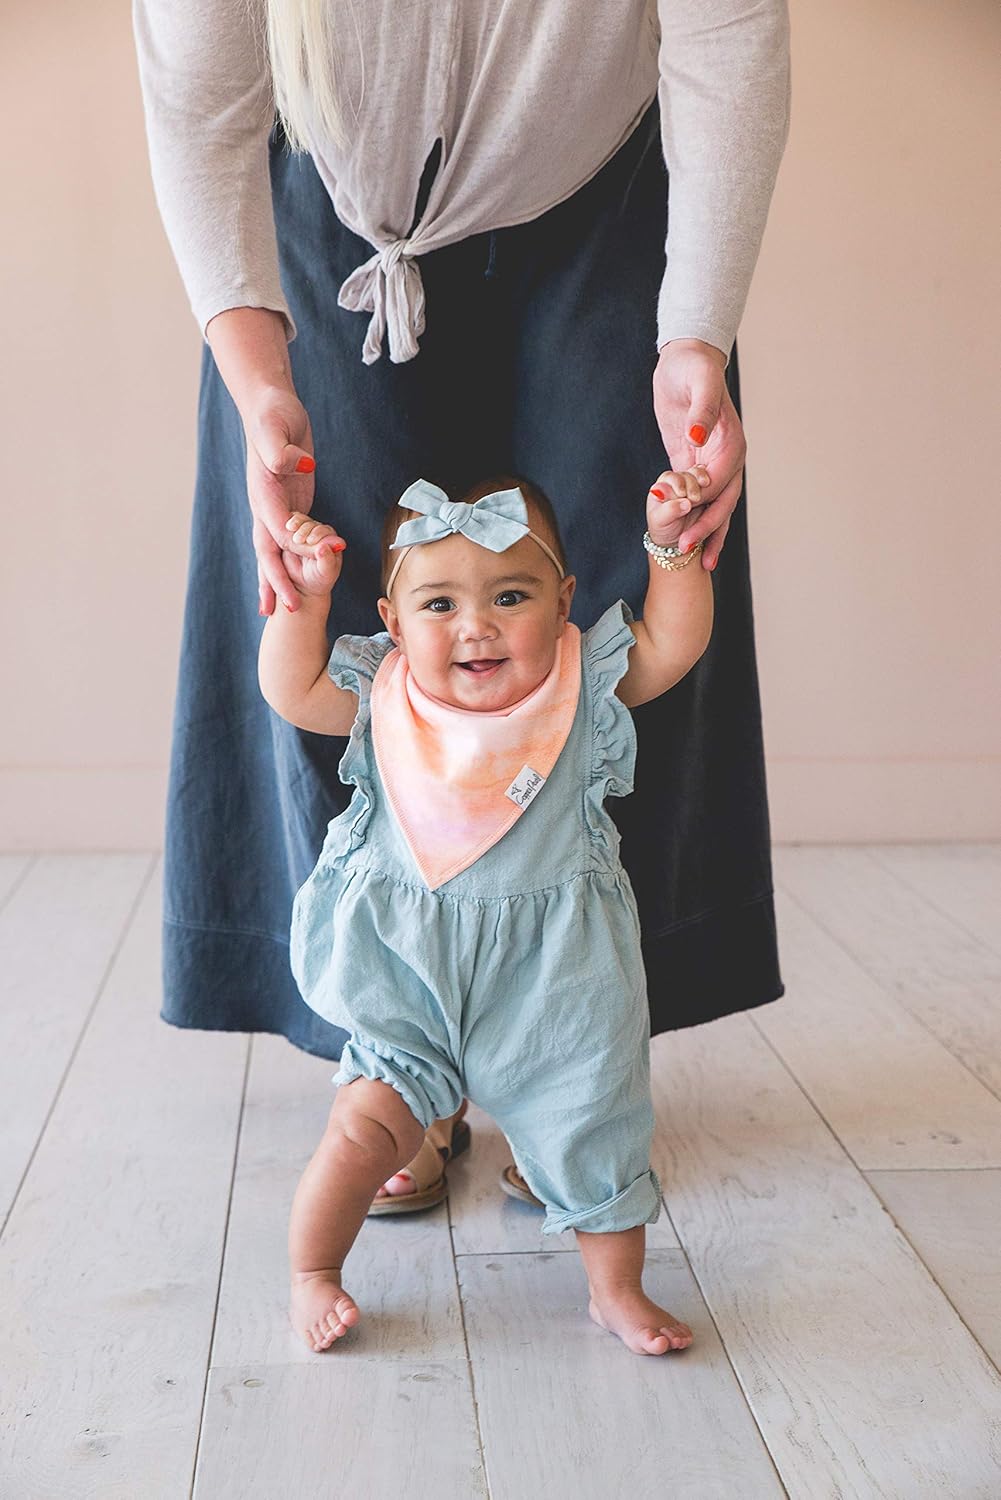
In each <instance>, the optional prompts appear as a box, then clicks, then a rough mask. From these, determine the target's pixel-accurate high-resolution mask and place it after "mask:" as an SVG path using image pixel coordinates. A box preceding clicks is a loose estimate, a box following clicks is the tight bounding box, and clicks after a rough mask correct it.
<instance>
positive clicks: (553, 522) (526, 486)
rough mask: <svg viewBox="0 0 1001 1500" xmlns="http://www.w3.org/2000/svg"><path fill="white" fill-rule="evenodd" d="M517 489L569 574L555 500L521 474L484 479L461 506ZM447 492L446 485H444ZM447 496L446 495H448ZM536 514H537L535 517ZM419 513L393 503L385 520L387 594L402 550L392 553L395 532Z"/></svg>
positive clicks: (383, 582) (383, 580)
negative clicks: (388, 585)
mask: <svg viewBox="0 0 1001 1500" xmlns="http://www.w3.org/2000/svg"><path fill="white" fill-rule="evenodd" d="M516 486H517V488H518V489H520V490H521V492H522V494H523V495H524V497H525V502H526V504H527V506H528V524H529V526H530V527H531V529H532V530H533V531H538V533H539V535H540V536H541V537H542V540H543V541H544V542H548V543H549V545H550V546H551V547H552V549H553V551H554V552H555V553H556V556H557V557H558V558H559V560H560V564H561V566H562V568H563V571H564V573H565V572H566V571H567V559H566V551H565V550H564V547H563V538H562V537H561V536H560V525H559V522H558V521H557V519H556V512H555V510H554V509H553V505H552V501H551V500H550V498H549V496H548V495H547V494H546V492H545V490H543V489H542V488H541V487H540V486H539V485H537V484H533V482H532V481H531V480H530V479H523V478H522V477H521V475H520V474H493V475H491V476H490V478H488V479H481V480H480V481H479V482H478V483H477V484H474V485H473V486H472V488H471V489H468V490H467V491H466V492H465V494H464V495H462V496H460V504H465V505H474V504H475V503H476V501H477V500H482V499H483V496H484V495H492V494H493V493H494V491H495V490H513V489H514V488H515V487H516ZM441 488H442V489H444V485H443V486H441ZM446 493H447V492H446ZM533 512H535V515H533ZM420 514H421V512H420V511H419V510H410V509H408V508H407V507H406V506H402V505H398V504H397V503H396V501H395V500H394V502H393V504H392V505H391V506H390V507H389V510H388V511H387V512H386V519H385V521H384V522H383V525H382V575H381V585H382V592H383V594H385V592H386V584H387V583H388V581H389V575H390V573H391V572H392V571H393V568H394V566H395V564H396V560H397V558H398V557H399V555H400V553H399V550H397V551H396V552H391V551H390V550H389V549H390V544H391V543H392V542H395V540H396V533H397V532H398V531H399V529H400V527H401V526H402V525H403V523H404V521H410V520H412V519H413V517H414V516H419V515H420ZM536 517H538V519H539V520H541V521H542V522H543V524H542V526H539V525H538V524H537V520H536Z"/></svg>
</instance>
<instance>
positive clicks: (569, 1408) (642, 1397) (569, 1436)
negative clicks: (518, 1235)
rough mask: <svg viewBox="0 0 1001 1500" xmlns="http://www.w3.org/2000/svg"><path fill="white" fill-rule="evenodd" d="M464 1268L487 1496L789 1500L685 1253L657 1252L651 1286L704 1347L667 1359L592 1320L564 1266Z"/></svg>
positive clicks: (534, 1257)
mask: <svg viewBox="0 0 1001 1500" xmlns="http://www.w3.org/2000/svg"><path fill="white" fill-rule="evenodd" d="M458 1265H459V1277H460V1283H461V1287H462V1299H463V1305H464V1307H465V1313H466V1326H467V1329H468V1332H469V1347H470V1355H471V1358H472V1360H473V1368H474V1372H475V1379H476V1400H477V1404H478V1407H479V1412H480V1424H481V1430H482V1437H483V1450H484V1455H485V1457H486V1463H487V1474H488V1477H489V1481H490V1494H491V1500H524V1497H526V1496H534V1495H545V1496H547V1497H549V1500H609V1497H612V1496H621V1495H629V1496H635V1497H636V1500H654V1497H659V1496H662V1495H663V1496H669V1495H676V1496H679V1497H680V1496H692V1497H693V1500H694V1497H696V1496H697V1497H698V1500H734V1497H735V1496H748V1497H751V1496H753V1497H754V1500H768V1497H770V1496H781V1495H783V1494H784V1493H785V1492H784V1490H783V1488H782V1485H781V1484H780V1483H779V1481H778V1478H777V1476H776V1474H775V1470H774V1467H773V1465H772V1462H771V1460H770V1458H769V1456H768V1452H767V1449H766V1448H765V1445H764V1443H763V1442H762V1440H761V1435H760V1433H759V1432H758V1430H757V1428H756V1427H755V1425H754V1421H753V1419H752V1417H751V1415H750V1412H749V1410H748V1407H747V1403H746V1401H745V1400H744V1397H743V1395H742V1393H741V1391H740V1388H739V1386H738V1384H737V1381H736V1380H735V1379H734V1374H733V1370H732V1369H731V1367H730V1365H729V1362H728V1360H727V1357H726V1354H725V1352H724V1350H723V1348H722V1346H721V1344H720V1340H719V1336H718V1334H717V1332H716V1329H715V1327H714V1326H713V1321H712V1319H711V1317H710V1316H709V1314H708V1312H707V1311H706V1308H705V1305H704V1303H703V1301H702V1297H701V1295H700V1293H699V1289H698V1287H697V1285H696V1284H695V1282H694V1280H693V1277H692V1274H691V1271H690V1270H689V1269H688V1267H687V1265H686V1264H685V1258H684V1256H683V1255H682V1254H681V1252H680V1251H678V1250H656V1251H653V1252H652V1253H651V1254H650V1256H649V1257H648V1262H647V1269H646V1274H645V1276H644V1285H645V1287H646V1290H647V1293H648V1295H649V1296H651V1297H653V1298H655V1299H656V1300H659V1301H660V1302H661V1305H662V1306H664V1307H667V1308H669V1309H670V1310H671V1311H672V1312H673V1313H675V1314H676V1315H677V1316H678V1317H679V1318H682V1319H683V1320H684V1321H685V1322H686V1323H688V1324H689V1326H690V1327H691V1329H692V1332H693V1334H694V1335H695V1342H694V1343H693V1344H692V1345H691V1347H690V1348H688V1349H685V1350H676V1351H674V1352H673V1353H669V1354H665V1355H662V1356H659V1357H657V1356H653V1355H642V1354H633V1353H632V1352H631V1351H630V1350H629V1349H627V1348H626V1346H625V1345H624V1344H623V1343H622V1341H621V1340H620V1339H618V1338H616V1336H615V1335H614V1334H611V1333H607V1332H606V1331H605V1330H604V1329H603V1328H599V1327H598V1325H597V1324H596V1323H594V1322H592V1320H591V1318H590V1317H589V1316H588V1312H587V1304H588V1294H587V1277H586V1275H585V1273H584V1267H583V1265H582V1264H581V1263H580V1262H579V1261H577V1262H575V1261H574V1260H572V1259H571V1258H570V1257H569V1256H566V1255H560V1254H553V1255H550V1254H546V1253H543V1252H536V1253H533V1254H511V1253H508V1254H506V1255H462V1256H460V1257H459V1260H458Z"/></svg>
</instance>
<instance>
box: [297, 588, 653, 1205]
mask: <svg viewBox="0 0 1001 1500" xmlns="http://www.w3.org/2000/svg"><path fill="white" fill-rule="evenodd" d="M632 618H633V615H632V612H631V611H630V609H629V606H628V605H627V604H626V603H625V601H624V600H621V599H620V600H618V601H617V602H616V603H615V604H613V605H612V606H611V607H610V608H609V609H607V610H606V611H605V613H604V614H603V615H602V616H601V618H600V619H599V620H598V621H597V623H596V624H594V625H592V626H591V628H590V629H589V630H587V631H584V632H583V633H582V635H581V691H580V697H579V700H578V703H577V711H576V715H575V717H574V721H573V724H572V727H571V730H570V734H569V736H568V738H567V741H566V744H565V745H564V747H563V750H562V752H561V753H560V756H559V759H558V760H557V762H556V765H555V766H554V767H553V769H552V771H551V772H550V775H549V777H548V778H547V780H546V782H545V785H544V786H543V787H542V789H541V790H540V791H539V793H538V795H537V796H536V797H535V798H534V800H533V801H532V803H531V805H530V806H528V807H526V809H525V811H524V813H523V814H522V816H521V817H519V818H518V820H517V821H516V822H515V823H514V825H513V826H512V827H511V828H510V829H509V830H508V831H507V832H506V833H505V834H504V835H503V837H502V838H500V839H499V840H498V841H497V842H496V843H495V844H493V845H492V846H491V847H490V848H489V849H488V850H487V851H486V853H485V854H483V855H481V856H480V857H479V858H478V859H477V860H475V861H474V863H473V864H471V865H469V866H468V867H467V868H466V869H464V870H461V871H460V872H459V874H458V875H456V876H454V877H453V878H452V879H451V880H448V881H446V882H445V883H444V884H443V885H441V886H439V887H438V888H437V889H436V890H434V891H432V890H429V889H428V887H427V885H426V884H425V883H424V882H423V881H422V879H421V876H420V874H419V873H418V870H417V867H416V864H415V862H414V859H413V856H412V854H411V852H410V849H409V848H408V846H407V844H406V841H405V839H404V836H403V833H402V831H401V829H400V828H399V826H398V824H397V822H396V819H395V815H394V814H393V812H392V809H391V807H390V806H389V804H388V800H387V798H386V796H385V794H384V791H383V787H382V783H381V779H380V777H379V773H378V769H377V767H376V761H375V755H374V752H373V747H372V738H371V729H370V702H369V694H370V691H371V686H372V680H373V678H374V676H375V673H376V669H377V668H378V666H379V663H380V662H381V661H382V658H383V657H384V656H385V655H386V653H387V652H388V651H390V650H391V649H392V647H393V642H392V640H391V638H390V636H389V634H388V633H387V632H385V631H383V632H380V633H379V634H378V635H374V636H360V635H343V636H340V637H339V638H338V639H337V640H336V641H335V643H334V646H333V649H332V651H331V654H330V660H329V663H328V668H327V670H328V672H329V673H330V676H331V678H332V679H333V681H334V682H335V683H336V684H337V685H338V687H342V688H349V689H350V690H351V691H353V692H356V693H357V694H358V713H357V716H356V718H355V722H354V725H353V727H352V730H351V735H350V738H349V740H348V745H347V749H346V750H345V752H344V755H343V757H342V759H341V762H340V765H339V766H338V774H339V776H340V778H341V780H342V781H343V782H344V783H345V784H348V785H350V784H352V783H353V784H354V786H355V792H354V795H353V796H352V799H351V803H350V805H349V806H348V808H347V810H346V811H345V812H343V813H342V814H341V815H340V816H339V817H336V818H334V819H333V820H332V821H331V822H330V824H329V826H328V828H327V834H326V838H325V839H324V843H323V848H322V850H321V851H320V856H319V859H318V861H317V864H316V867H315V869H314V870H313V872H312V874H311V875H310V876H309V878H308V879H307V880H306V882H305V884H304V885H303V886H302V887H301V889H300V890H299V892H298V894H297V895H296V898H295V902H294V905H293V912H292V931H291V950H290V951H291V963H292V972H293V974H294V976H295V979H296V983H297V984H298V986H299V989H300V991H301V993H302V995H303V998H304V999H305V1000H306V1002H307V1004H308V1005H310V1006H311V1007H312V1009H313V1010H314V1011H316V1012H317V1013H318V1014H319V1015H321V1016H323V1017H325V1018H326V1019H327V1020H328V1021H331V1022H333V1023H334V1025H336V1026H341V1027H343V1028H344V1029H345V1030H347V1031H349V1032H350V1033H351V1036H350V1039H349V1040H348V1041H347V1042H346V1043H345V1044H344V1050H343V1052H342V1054H341V1059H340V1068H339V1071H338V1072H337V1073H335V1074H334V1075H333V1082H334V1083H336V1084H346V1083H349V1082H350V1081H351V1080H352V1079H354V1078H359V1077H362V1078H372V1079H381V1080H383V1081H384V1082H386V1083H388V1084H390V1085H391V1086H392V1087H393V1088H395V1089H396V1090H397V1092H398V1093H399V1094H401V1095H402V1097H403V1098H404V1099H405V1100H406V1102H407V1104H408V1105H409V1106H410V1109H411V1110H412V1111H413V1113H414V1115H415V1116H416V1118H417V1119H418V1121H419V1122H420V1123H421V1125H423V1126H424V1128H425V1129H426V1128H427V1126H428V1125H429V1124H430V1123H431V1122H432V1121H433V1120H435V1119H443V1118H445V1117H446V1116H448V1115H451V1114H454V1113H455V1111H456V1110H457V1109H458V1107H459V1104H460V1102H461V1100H462V1099H463V1097H464V1096H465V1097H467V1098H469V1099H471V1100H472V1101H473V1102H474V1103H475V1104H477V1105H478V1106H479V1107H480V1108H481V1109H484V1110H485V1111H486V1112H487V1113H488V1114H489V1115H490V1116H491V1117H492V1118H493V1119H494V1120H495V1121H496V1122H497V1124H498V1125H499V1127H500V1129H501V1130H502V1131H503V1132H504V1134H505V1136H506V1137H507V1139H508V1142H509V1144H510V1146H511V1150H512V1153H513V1155H514V1159H515V1162H516V1164H517V1166H518V1169H519V1171H520V1172H521V1174H522V1176H523V1177H524V1178H525V1180H526V1181H527V1182H528V1184H529V1186H530V1187H531V1189H532V1191H533V1193H535V1195H536V1196H537V1197H538V1198H540V1199H541V1200H542V1202H543V1203H544V1204H545V1205H546V1218H545V1222H544V1224H543V1228H542V1232H543V1234H558V1233H559V1232H560V1231H561V1230H564V1229H568V1228H571V1227H574V1228H579V1229H584V1230H588V1231H591V1232H593V1233H598V1232H603V1231H608V1230H623V1229H630V1228H632V1227H633V1226H634V1225H637V1224H645V1223H654V1222H655V1221H656V1220H657V1218H658V1217H659V1214H660V1196H661V1189H660V1183H659V1181H658V1179H657V1176H656V1174H655V1173H654V1171H653V1170H652V1168H651V1165H650V1148H651V1140H652V1136H653V1125H654V1117H653V1106H652V1103H651V1098H650V1018H649V1010H648V1005H647V991H646V975H645V971H644V967H643V960H642V954H641V950H640V924H639V915H638V912H637V909H636V898H635V896H634V894H633V889H632V886H631V884H630V882H629V877H628V875H627V874H626V871H625V869H624V868H623V866H622V863H621V861H620V859H619V833H618V829H617V828H616V827H615V824H614V823H613V822H612V820H611V818H610V817H609V815H608V813H607V812H606V811H605V808H604V806H603V801H604V798H605V797H606V796H613V797H625V796H627V795H628V794H629V793H630V792H631V791H632V789H633V772H634V766H635V759H636V733H635V729H634V726H633V720H632V715H631V713H630V712H629V710H628V709H627V708H626V706H625V705H624V704H623V703H622V702H621V701H620V700H619V699H618V698H617V697H616V696H615V691H614V689H615V685H616V683H618V681H619V680H620V678H621V677H622V676H623V675H624V673H625V671H626V668H627V666H628V653H629V649H630V647H631V646H632V645H633V644H634V640H635V638H634V636H633V633H632V631H631V630H630V629H629V622H630V621H631V620H632Z"/></svg>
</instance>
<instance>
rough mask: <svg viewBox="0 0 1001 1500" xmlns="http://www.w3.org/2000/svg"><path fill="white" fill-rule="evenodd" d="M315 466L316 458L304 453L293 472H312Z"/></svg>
mask: <svg viewBox="0 0 1001 1500" xmlns="http://www.w3.org/2000/svg"><path fill="white" fill-rule="evenodd" d="M315 468H316V459H315V458H310V457H309V456H308V455H307V454H305V453H304V454H303V455H302V457H301V458H300V460H299V462H298V463H297V464H296V466H295V472H296V473H297V474H312V472H313V470H314V469H315Z"/></svg>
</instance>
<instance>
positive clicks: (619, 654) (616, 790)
mask: <svg viewBox="0 0 1001 1500" xmlns="http://www.w3.org/2000/svg"><path fill="white" fill-rule="evenodd" d="M633 618H634V616H633V612H632V610H631V609H630V608H629V605H628V604H627V603H626V602H625V600H624V599H617V600H616V601H615V603H614V604H612V605H610V606H609V608H608V609H606V610H605V613H604V614H603V615H602V616H601V618H600V619H599V620H597V621H596V622H595V624H593V625H592V626H591V628H590V629H589V630H585V631H584V633H583V635H582V637H581V660H582V661H583V662H584V664H585V668H586V671H587V674H588V678H589V681H590V686H591V704H592V725H591V747H592V755H591V788H592V792H595V791H596V793H597V797H598V800H599V802H600V801H603V800H604V798H605V797H628V796H629V794H630V792H631V791H632V789H633V773H634V771H635V767H636V728H635V726H634V724H633V716H632V714H631V713H630V711H629V709H628V708H627V707H626V705H625V704H624V703H623V702H622V700H621V699H620V698H617V697H616V696H615V687H616V684H617V683H618V682H619V681H620V680H621V679H622V678H623V677H624V676H625V674H626V671H627V669H628V667H629V652H630V650H631V648H632V647H633V646H635V644H636V637H635V636H634V635H633V632H632V630H631V629H630V625H631V623H632V620H633Z"/></svg>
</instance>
